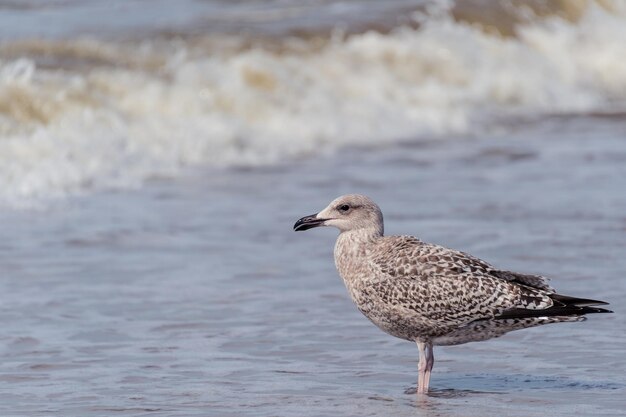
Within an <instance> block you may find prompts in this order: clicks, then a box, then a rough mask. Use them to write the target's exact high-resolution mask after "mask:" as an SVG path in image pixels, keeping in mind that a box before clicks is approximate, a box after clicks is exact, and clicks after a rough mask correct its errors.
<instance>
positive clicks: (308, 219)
mask: <svg viewBox="0 0 626 417" xmlns="http://www.w3.org/2000/svg"><path fill="white" fill-rule="evenodd" d="M316 216H317V214H311V215H310V216H304V217H303V218H301V219H300V220H298V221H297V222H296V224H294V225H293V230H294V231H295V232H299V231H301V230H309V229H313V228H314V227H318V226H323V225H324V222H325V221H326V219H318V218H317V217H316Z"/></svg>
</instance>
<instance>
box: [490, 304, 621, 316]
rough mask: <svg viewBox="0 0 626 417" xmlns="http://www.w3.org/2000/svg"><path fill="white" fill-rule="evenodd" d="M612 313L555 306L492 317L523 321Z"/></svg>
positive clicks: (605, 310) (595, 308) (591, 308)
mask: <svg viewBox="0 0 626 417" xmlns="http://www.w3.org/2000/svg"><path fill="white" fill-rule="evenodd" d="M612 312H613V311H611V310H608V309H606V308H601V307H589V306H577V305H572V304H570V305H568V306H556V307H550V308H546V309H545V310H529V309H524V308H516V309H512V310H508V311H503V312H502V314H500V315H499V316H496V317H494V318H495V319H523V318H532V317H557V316H560V317H567V316H570V317H572V316H578V317H583V316H585V315H586V314H595V313H612Z"/></svg>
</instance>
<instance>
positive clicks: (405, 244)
mask: <svg viewBox="0 0 626 417" xmlns="http://www.w3.org/2000/svg"><path fill="white" fill-rule="evenodd" d="M377 249H378V250H377V251H376V253H375V254H374V258H375V260H376V262H377V263H378V264H379V266H380V267H381V268H382V270H383V272H386V273H388V274H389V275H392V276H393V275H394V274H398V273H399V274H400V275H402V274H403V273H404V274H407V275H411V273H415V272H416V271H420V272H424V271H431V272H433V273H434V274H442V273H457V274H463V273H471V274H482V275H489V276H492V277H494V278H497V279H501V280H504V281H509V282H513V283H516V284H521V285H524V286H527V287H531V288H535V289H538V290H542V291H547V292H554V288H552V287H551V286H550V284H549V283H548V281H549V280H548V278H546V277H544V276H541V275H532V274H521V273H519V272H512V271H506V270H501V269H497V268H495V267H493V266H492V265H490V264H489V263H487V262H485V261H483V260H482V259H479V258H476V257H475V256H472V255H469V254H467V253H465V252H461V251H457V250H454V249H448V248H445V247H443V246H439V245H434V244H431V243H425V242H422V241H421V240H419V239H417V238H415V237H413V236H390V237H386V238H385V239H384V240H383V244H381V245H378V246H377ZM398 255H400V256H398Z"/></svg>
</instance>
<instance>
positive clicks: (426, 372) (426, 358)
mask: <svg viewBox="0 0 626 417" xmlns="http://www.w3.org/2000/svg"><path fill="white" fill-rule="evenodd" d="M416 343H417V348H418V349H419V355H420V356H419V362H418V364H417V371H418V378H417V393H418V394H426V393H428V385H429V383H430V371H431V370H432V369H433V364H434V363H435V356H434V354H433V344H432V343H430V342H420V341H416Z"/></svg>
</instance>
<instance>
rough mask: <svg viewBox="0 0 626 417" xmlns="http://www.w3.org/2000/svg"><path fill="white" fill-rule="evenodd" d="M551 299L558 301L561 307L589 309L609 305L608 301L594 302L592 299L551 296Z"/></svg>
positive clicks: (559, 295)
mask: <svg viewBox="0 0 626 417" xmlns="http://www.w3.org/2000/svg"><path fill="white" fill-rule="evenodd" d="M550 298H551V299H552V300H554V301H557V302H558V303H559V304H560V305H561V306H564V307H565V306H576V307H589V306H606V305H609V303H607V302H606V301H600V300H592V299H590V298H577V297H570V296H569V295H561V294H551V295H550Z"/></svg>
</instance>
